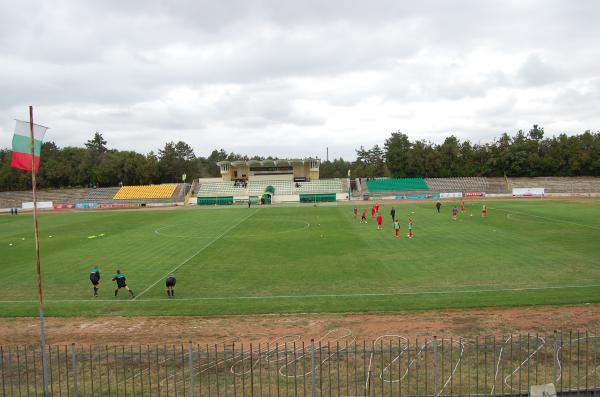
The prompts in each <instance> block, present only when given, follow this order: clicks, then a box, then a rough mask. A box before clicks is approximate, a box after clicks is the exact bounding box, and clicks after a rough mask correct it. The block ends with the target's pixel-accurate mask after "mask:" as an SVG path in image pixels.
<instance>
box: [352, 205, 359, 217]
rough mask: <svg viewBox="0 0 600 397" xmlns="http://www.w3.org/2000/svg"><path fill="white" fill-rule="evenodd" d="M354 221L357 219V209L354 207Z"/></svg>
mask: <svg viewBox="0 0 600 397" xmlns="http://www.w3.org/2000/svg"><path fill="white" fill-rule="evenodd" d="M353 211H354V219H356V218H357V217H358V208H356V207H354V210H353Z"/></svg>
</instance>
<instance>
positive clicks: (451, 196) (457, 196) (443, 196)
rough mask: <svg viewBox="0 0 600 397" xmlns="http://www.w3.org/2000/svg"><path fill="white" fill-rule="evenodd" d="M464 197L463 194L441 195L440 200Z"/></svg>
mask: <svg viewBox="0 0 600 397" xmlns="http://www.w3.org/2000/svg"><path fill="white" fill-rule="evenodd" d="M462 196H463V194H462V192H455V193H440V198H461V197H462Z"/></svg>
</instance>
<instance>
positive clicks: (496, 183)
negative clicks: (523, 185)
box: [485, 177, 510, 194]
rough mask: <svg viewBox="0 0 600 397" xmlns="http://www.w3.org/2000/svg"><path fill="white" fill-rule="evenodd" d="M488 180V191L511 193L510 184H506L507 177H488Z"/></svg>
mask: <svg viewBox="0 0 600 397" xmlns="http://www.w3.org/2000/svg"><path fill="white" fill-rule="evenodd" d="M486 179H487V181H488V188H487V190H486V191H485V192H486V193H496V194H500V193H510V189H509V186H508V185H507V184H506V179H504V178H501V177H494V178H486Z"/></svg>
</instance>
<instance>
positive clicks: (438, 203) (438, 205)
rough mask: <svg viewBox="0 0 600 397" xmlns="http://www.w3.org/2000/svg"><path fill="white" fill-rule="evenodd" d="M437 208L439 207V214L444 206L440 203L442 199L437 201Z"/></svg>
mask: <svg viewBox="0 0 600 397" xmlns="http://www.w3.org/2000/svg"><path fill="white" fill-rule="evenodd" d="M435 208H437V210H438V214H439V213H440V208H442V203H440V200H438V201H436V203H435Z"/></svg>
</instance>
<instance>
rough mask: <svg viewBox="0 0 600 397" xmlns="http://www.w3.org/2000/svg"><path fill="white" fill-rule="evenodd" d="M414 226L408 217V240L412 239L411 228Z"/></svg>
mask: <svg viewBox="0 0 600 397" xmlns="http://www.w3.org/2000/svg"><path fill="white" fill-rule="evenodd" d="M414 225H415V223H414V222H413V220H412V218H411V217H410V216H409V217H408V238H413V226H414Z"/></svg>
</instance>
